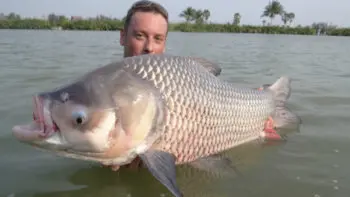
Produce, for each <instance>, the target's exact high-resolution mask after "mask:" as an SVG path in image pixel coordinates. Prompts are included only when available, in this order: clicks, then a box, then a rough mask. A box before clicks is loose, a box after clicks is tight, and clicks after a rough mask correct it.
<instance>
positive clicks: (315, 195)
mask: <svg viewBox="0 0 350 197" xmlns="http://www.w3.org/2000/svg"><path fill="white" fill-rule="evenodd" d="M118 39H119V33H118V32H86V31H80V32H78V31H77V32H72V31H71V32H69V31H67V32H66V31H22V30H18V31H12V30H2V31H0V183H1V184H0V196H1V197H2V196H5V197H6V196H11V197H24V196H32V197H42V196H43V197H44V196H45V197H53V196H55V197H56V196H57V197H58V196H60V197H63V196H64V197H73V196H74V197H80V196H84V197H87V196H103V197H108V196H113V197H117V196H118V197H119V196H120V197H137V196H152V197H153V196H172V195H171V194H170V193H169V192H168V191H167V190H166V189H165V188H164V187H163V186H162V185H161V184H160V183H159V182H157V181H156V180H155V179H154V178H153V177H152V176H151V175H150V174H149V173H148V171H147V170H141V171H140V172H134V171H132V172H130V171H128V170H126V171H125V170H122V171H118V172H113V171H111V170H110V169H107V168H102V167H101V166H99V165H94V164H91V163H88V162H83V161H77V160H73V159H67V158H62V157H57V156H54V155H51V154H49V153H46V152H42V151H38V150H36V149H34V148H32V147H30V146H28V145H24V144H21V143H19V142H17V141H16V140H15V139H14V137H13V136H12V134H11V128H12V126H13V125H15V124H19V123H23V122H25V121H30V120H31V117H32V116H31V110H32V106H31V95H32V94H33V93H35V92H37V91H42V90H47V89H50V88H53V87H56V86H58V85H62V84H65V83H67V81H69V80H72V79H74V78H76V77H77V76H80V75H82V74H83V73H85V72H87V71H89V70H91V69H93V68H97V67H99V66H102V65H104V64H107V63H109V62H111V61H113V60H118V59H120V58H121V57H122V48H121V47H120V46H119V42H118ZM349 51H350V39H349V38H345V37H316V36H289V35H255V34H215V33H202V34H201V33H170V34H169V40H168V48H167V52H168V53H171V54H180V55H195V56H201V57H207V58H209V59H211V60H214V61H217V62H219V63H220V64H221V65H222V68H223V72H222V75H221V76H220V77H221V78H223V79H226V80H229V81H231V82H234V83H237V85H240V86H247V87H258V86H260V85H261V84H265V83H272V82H274V81H275V80H276V79H277V78H278V77H279V76H281V75H289V76H290V77H292V79H293V80H294V81H293V83H292V87H293V92H292V95H291V98H290V101H289V106H290V108H291V109H292V110H293V111H294V112H296V113H297V114H299V115H300V116H301V118H302V119H303V125H302V127H301V131H300V133H292V134H290V135H289V136H288V140H287V142H286V143H282V144H275V145H265V146H261V147H256V146H249V145H247V146H242V147H240V148H237V149H236V150H235V151H236V152H235V155H236V156H235V158H236V159H235V161H234V162H235V163H236V167H237V170H238V171H239V172H240V174H241V175H240V176H234V177H230V178H221V177H212V176H209V175H207V174H204V173H203V172H199V171H195V170H193V169H192V168H186V167H179V169H178V172H177V173H178V178H177V179H178V182H179V185H180V188H181V190H182V191H183V192H184V193H185V196H213V197H221V196H225V197H226V196H243V197H253V196H259V197H260V196H269V197H282V196H283V197H296V196H298V197H346V196H349V193H350V170H349V166H350V157H349V155H350V134H349V128H350V126H349V125H350V91H349V90H350V66H349V65H350V55H349V54H350V53H349Z"/></svg>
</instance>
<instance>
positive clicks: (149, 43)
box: [144, 40, 154, 53]
mask: <svg viewBox="0 0 350 197" xmlns="http://www.w3.org/2000/svg"><path fill="white" fill-rule="evenodd" d="M153 48H154V47H153V42H152V41H150V40H149V41H147V42H146V43H145V46H144V52H145V53H153V52H154V50H153Z"/></svg>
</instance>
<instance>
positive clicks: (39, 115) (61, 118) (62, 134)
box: [13, 73, 160, 165]
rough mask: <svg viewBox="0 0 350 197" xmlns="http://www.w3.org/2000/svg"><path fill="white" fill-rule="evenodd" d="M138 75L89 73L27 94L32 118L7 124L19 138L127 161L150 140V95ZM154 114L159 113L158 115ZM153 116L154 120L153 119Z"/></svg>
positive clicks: (153, 104)
mask: <svg viewBox="0 0 350 197" xmlns="http://www.w3.org/2000/svg"><path fill="white" fill-rule="evenodd" d="M145 86H147V84H146V83H145V82H143V81H140V79H134V80H133V79H132V76H130V75H128V74H127V73H124V74H123V75H121V76H120V77H114V78H113V80H112V79H111V78H109V77H108V76H106V75H103V76H100V77H90V78H89V79H85V80H81V81H78V82H75V83H73V84H70V85H68V86H65V87H63V88H60V89H57V90H55V91H50V92H41V93H38V94H36V95H35V96H33V103H34V104H33V106H34V110H33V119H34V120H33V121H32V122H31V123H30V124H26V125H16V126H14V127H13V134H14V136H15V137H16V138H17V139H18V140H19V141H21V142H23V143H27V144H30V145H33V146H34V147H37V148H41V149H44V150H48V151H53V152H55V153H57V154H59V155H62V156H65V157H71V158H76V159H82V160H90V161H97V162H99V163H103V164H105V165H123V164H127V163H130V162H131V161H132V160H133V159H134V158H135V157H136V156H137V154H139V153H142V152H143V151H146V149H147V148H148V147H149V146H151V144H152V143H153V142H154V141H155V140H156V135H154V133H155V132H153V131H154V127H155V123H156V122H157V121H154V120H155V119H156V118H155V117H156V116H157V114H158V111H159V110H157V101H156V99H155V98H156V97H155V96H154V94H153V93H152V91H149V89H147V88H145ZM158 117H160V116H159V115H158ZM158 122H159V121H158Z"/></svg>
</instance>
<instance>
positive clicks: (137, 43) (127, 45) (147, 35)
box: [120, 12, 168, 57]
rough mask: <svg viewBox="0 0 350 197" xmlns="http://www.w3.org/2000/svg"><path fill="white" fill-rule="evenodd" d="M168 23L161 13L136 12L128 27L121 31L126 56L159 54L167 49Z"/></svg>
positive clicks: (121, 41)
mask: <svg viewBox="0 0 350 197" xmlns="http://www.w3.org/2000/svg"><path fill="white" fill-rule="evenodd" d="M167 30H168V24H167V21H166V20H165V19H164V17H163V16H162V15H161V14H157V13H153V12H136V13H134V15H133V16H132V17H131V20H130V24H129V27H128V29H126V30H122V31H120V44H121V45H122V46H124V57H130V56H137V55H141V54H147V53H150V54H159V53H163V52H164V51H165V43H166V36H167Z"/></svg>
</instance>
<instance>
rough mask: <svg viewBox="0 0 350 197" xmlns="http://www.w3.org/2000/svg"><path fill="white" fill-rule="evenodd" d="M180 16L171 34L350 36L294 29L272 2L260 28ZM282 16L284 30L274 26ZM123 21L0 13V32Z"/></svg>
mask: <svg viewBox="0 0 350 197" xmlns="http://www.w3.org/2000/svg"><path fill="white" fill-rule="evenodd" d="M179 16H180V17H182V18H184V22H179V23H170V24H169V31H180V32H228V33H263V34H299V35H316V34H317V35H332V36H350V28H338V27H336V26H334V25H329V24H327V23H325V22H317V23H316V22H315V23H313V24H311V25H308V26H301V25H298V26H295V27H293V26H292V23H293V21H294V19H295V17H296V16H295V14H294V13H293V12H288V11H286V9H285V7H284V6H283V5H282V4H281V3H280V2H279V1H278V0H272V1H271V2H269V3H268V4H267V5H266V6H265V7H264V9H263V10H262V14H261V19H262V24H261V25H256V26H253V25H241V19H242V16H241V14H240V13H238V12H236V13H234V14H233V18H232V21H228V22H227V23H225V24H217V23H211V22H210V21H209V19H210V10H209V9H204V10H202V9H195V8H193V7H187V8H186V9H184V10H183V11H182V12H181V13H179ZM277 16H280V18H281V21H282V22H283V25H282V26H279V25H274V24H273V22H274V20H275V19H276V17H277ZM124 19H125V18H122V19H118V18H111V17H106V16H103V15H98V16H96V17H91V18H80V17H70V18H68V17H66V16H63V15H56V14H54V13H52V14H50V15H49V16H48V17H47V18H45V19H38V18H22V17H21V16H20V15H18V14H16V13H10V14H8V15H5V14H1V13H0V29H63V30H96V31H115V30H119V29H121V28H122V27H123V24H124Z"/></svg>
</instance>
